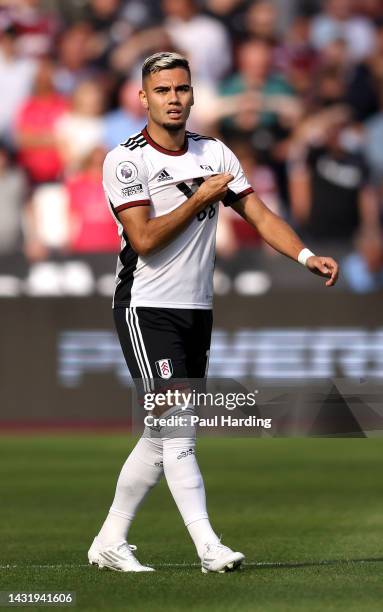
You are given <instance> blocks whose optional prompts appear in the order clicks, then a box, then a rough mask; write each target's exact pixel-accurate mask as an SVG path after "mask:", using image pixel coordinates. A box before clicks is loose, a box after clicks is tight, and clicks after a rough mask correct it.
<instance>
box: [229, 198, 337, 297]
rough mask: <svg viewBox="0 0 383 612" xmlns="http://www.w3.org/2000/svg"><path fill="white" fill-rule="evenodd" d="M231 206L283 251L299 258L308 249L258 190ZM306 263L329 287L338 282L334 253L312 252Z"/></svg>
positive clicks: (289, 255) (269, 242)
mask: <svg viewBox="0 0 383 612" xmlns="http://www.w3.org/2000/svg"><path fill="white" fill-rule="evenodd" d="M231 206H232V208H233V209H234V210H235V211H236V212H237V213H238V214H239V215H241V217H243V218H244V219H245V221H247V222H248V223H249V224H250V225H251V226H253V227H254V228H255V229H256V230H257V231H258V233H259V234H260V235H261V237H262V238H263V239H264V240H265V242H267V243H268V244H269V245H270V246H272V247H273V248H274V249H276V250H277V251H279V252H280V253H282V254H283V255H286V256H287V257H290V258H291V259H294V260H295V261H298V256H299V255H300V254H301V253H302V251H303V249H305V245H304V244H303V242H302V241H301V240H300V238H299V237H298V236H297V234H296V233H295V232H294V230H293V229H292V228H291V227H290V226H289V225H288V224H287V223H286V222H285V221H284V220H283V219H281V218H280V217H278V215H276V214H274V213H273V212H271V210H269V209H268V208H267V206H266V205H265V204H264V203H263V202H262V200H261V199H260V198H259V197H258V196H257V195H256V194H255V193H251V194H250V195H247V196H246V197H244V198H242V199H241V200H239V201H238V202H235V203H234V204H232V205H231ZM305 265H306V267H307V268H308V269H309V270H310V272H312V273H313V274H318V275H319V276H323V277H325V278H327V279H328V280H327V281H326V286H327V287H331V286H333V285H335V283H336V281H337V279H338V274H339V266H338V264H337V262H336V261H335V260H334V259H333V258H332V257H324V256H321V255H320V256H316V255H312V256H310V257H308V258H307V259H306V262H305Z"/></svg>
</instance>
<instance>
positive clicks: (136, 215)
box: [103, 152, 233, 256]
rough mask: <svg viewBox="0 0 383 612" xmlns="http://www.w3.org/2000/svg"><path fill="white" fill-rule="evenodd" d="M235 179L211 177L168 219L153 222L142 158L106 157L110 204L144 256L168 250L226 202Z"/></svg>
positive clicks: (164, 217)
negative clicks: (197, 220)
mask: <svg viewBox="0 0 383 612" xmlns="http://www.w3.org/2000/svg"><path fill="white" fill-rule="evenodd" d="M130 173H132V174H131V175H130V176H129V174H130ZM132 177H134V178H132ZM232 179H233V176H232V175H231V174H230V173H228V172H225V173H222V174H217V175H215V176H212V177H209V178H208V179H207V180H206V181H204V182H203V183H202V185H200V187H199V188H198V189H197V191H196V192H195V193H194V194H193V195H192V196H191V197H190V198H188V199H186V200H185V202H183V203H182V204H181V205H180V206H178V207H177V208H175V209H174V210H172V211H171V212H170V213H167V214H166V215H161V216H159V217H155V218H151V217H150V195H149V190H148V180H147V174H146V168H145V167H144V165H142V164H141V163H140V159H139V158H134V161H133V160H126V161H120V159H118V158H116V156H115V153H114V152H112V154H109V155H108V156H107V157H106V160H105V163H104V173H103V184H104V189H105V192H106V195H107V197H108V199H109V202H110V204H111V206H112V208H113V210H114V212H115V214H116V215H118V219H119V220H120V222H121V224H122V225H123V228H124V230H125V232H126V234H127V236H128V239H129V242H130V244H131V246H132V248H133V249H134V250H135V251H136V253H138V255H141V256H145V255H149V254H150V253H152V252H153V251H155V250H157V249H160V248H162V247H164V246H166V245H167V244H168V243H169V242H171V241H172V240H173V239H174V238H176V236H178V235H179V234H180V233H181V232H182V231H183V230H184V229H185V227H186V226H187V225H188V224H189V223H191V221H192V220H193V219H194V217H195V215H196V214H198V213H199V212H200V211H201V210H203V209H204V208H206V206H208V205H209V204H212V203H213V202H219V201H220V200H222V199H223V198H224V197H225V195H226V193H227V189H228V187H227V185H228V183H230V181H231V180H232Z"/></svg>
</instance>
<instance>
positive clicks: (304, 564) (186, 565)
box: [0, 557, 383, 570]
mask: <svg viewBox="0 0 383 612" xmlns="http://www.w3.org/2000/svg"><path fill="white" fill-rule="evenodd" d="M381 561H383V559H382V558H381V557H380V558H370V559H323V560H317V561H286V562H283V561H264V562H262V561H249V562H247V563H244V567H271V568H272V567H275V568H278V567H284V568H287V569H288V568H289V567H291V568H293V567H302V568H304V567H310V566H315V565H341V564H346V563H374V562H376V563H378V562H381ZM148 563H149V565H152V566H153V567H155V568H156V567H158V568H166V567H169V568H172V567H174V568H181V569H182V568H183V569H189V568H193V567H200V566H201V564H200V563H150V562H148ZM89 566H90V564H89V563H62V564H57V565H48V564H47V565H44V564H39V565H38V564H31V565H17V564H15V565H12V564H9V565H0V570H7V569H73V568H82V567H89Z"/></svg>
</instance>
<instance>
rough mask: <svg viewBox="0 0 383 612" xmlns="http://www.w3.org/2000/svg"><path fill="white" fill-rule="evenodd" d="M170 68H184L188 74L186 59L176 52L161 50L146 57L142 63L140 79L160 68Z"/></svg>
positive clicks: (188, 68)
mask: <svg viewBox="0 0 383 612" xmlns="http://www.w3.org/2000/svg"><path fill="white" fill-rule="evenodd" d="M172 68H184V69H185V70H186V71H187V72H188V73H189V76H190V66H189V62H188V60H187V59H186V58H185V57H183V56H182V55H179V54H178V53H171V52H170V51H162V52H161V53H154V55H151V56H150V57H147V58H146V60H145V61H144V63H143V65H142V80H144V79H145V77H147V76H148V75H149V74H154V73H155V72H160V71H161V70H171V69H172Z"/></svg>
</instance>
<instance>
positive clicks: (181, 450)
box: [163, 438, 219, 557]
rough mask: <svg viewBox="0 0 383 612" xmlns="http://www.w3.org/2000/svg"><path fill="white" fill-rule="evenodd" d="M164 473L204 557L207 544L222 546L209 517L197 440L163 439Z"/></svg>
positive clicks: (187, 525)
mask: <svg viewBox="0 0 383 612" xmlns="http://www.w3.org/2000/svg"><path fill="white" fill-rule="evenodd" d="M163 460H164V473H165V477H166V481H167V483H168V487H169V489H170V491H171V494H172V495H173V498H174V501H175V502H176V504H177V507H178V510H179V511H180V513H181V516H182V518H183V520H184V523H185V525H186V527H187V528H188V531H189V533H190V536H191V538H192V540H193V542H194V544H195V546H196V549H197V553H198V555H199V556H200V557H201V556H202V552H203V548H204V545H205V544H206V542H211V543H216V542H219V538H218V536H217V535H216V534H215V533H214V531H213V529H212V527H211V525H210V522H209V518H208V514H207V509H206V496H205V487H204V484H203V479H202V475H201V472H200V469H199V467H198V463H197V460H196V457H195V438H163Z"/></svg>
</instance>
